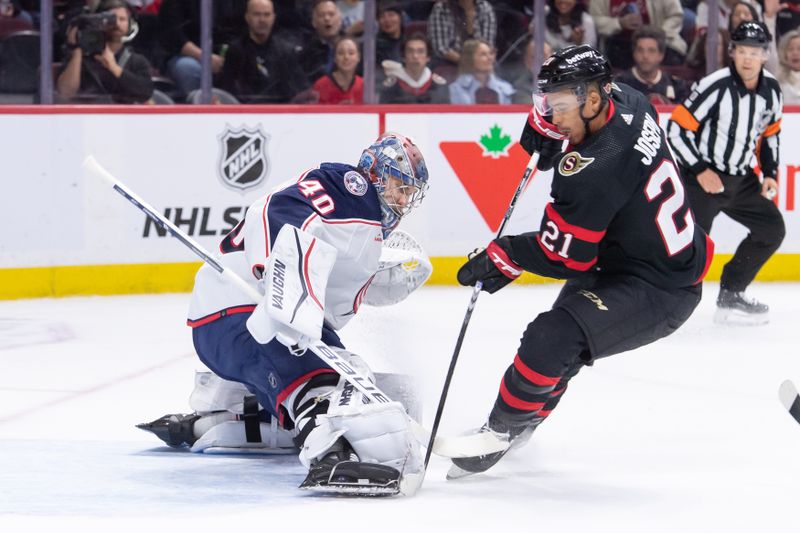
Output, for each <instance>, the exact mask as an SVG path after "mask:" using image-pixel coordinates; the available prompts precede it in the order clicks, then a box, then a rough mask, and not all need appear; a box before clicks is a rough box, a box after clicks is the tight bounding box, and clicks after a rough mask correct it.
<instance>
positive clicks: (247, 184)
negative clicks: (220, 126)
mask: <svg viewBox="0 0 800 533" xmlns="http://www.w3.org/2000/svg"><path fill="white" fill-rule="evenodd" d="M218 138H219V143H220V157H219V168H218V171H219V177H220V179H221V180H222V183H223V184H225V185H226V186H228V187H230V188H232V189H237V190H240V191H244V190H246V189H251V188H253V187H256V186H258V185H260V184H261V183H262V182H263V181H264V180H265V179H266V177H267V175H268V174H269V160H268V159H267V142H268V141H269V136H267V135H266V134H265V133H264V132H262V131H261V128H260V127H258V126H256V127H255V128H252V129H250V128H247V127H245V126H241V127H240V128H238V129H234V128H232V127H231V126H226V127H225V132H224V133H223V134H222V135H220V136H219V137H218Z"/></svg>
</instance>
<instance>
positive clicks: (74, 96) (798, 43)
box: [0, 0, 800, 104]
mask: <svg viewBox="0 0 800 533" xmlns="http://www.w3.org/2000/svg"><path fill="white" fill-rule="evenodd" d="M718 8H719V38H718V44H719V46H718V47H717V50H718V54H717V58H716V64H717V65H719V66H720V67H723V66H725V65H727V64H728V52H727V42H728V35H729V34H730V32H731V31H732V30H733V29H734V28H735V27H736V26H737V25H738V24H739V23H741V22H742V21H745V20H760V21H762V22H764V23H765V24H766V26H767V27H768V28H769V30H770V32H771V34H772V36H773V39H774V43H773V46H772V47H771V48H770V54H769V60H768V62H767V65H766V68H767V70H769V71H770V72H772V73H773V74H774V75H775V76H776V77H777V78H778V79H779V80H780V82H781V86H782V88H783V92H784V97H785V101H786V103H787V104H797V103H800V32H799V31H798V26H800V0H783V1H781V0H719V2H718ZM38 9H39V1H38V0H0V93H9V92H14V90H9V87H13V86H14V83H13V82H14V81H15V80H17V81H18V80H19V78H18V77H17V76H15V74H14V71H13V70H12V69H11V67H10V66H9V65H10V63H11V61H12V59H9V58H8V57H9V56H10V52H9V50H12V49H13V48H14V45H15V41H14V38H15V37H16V36H18V35H20V34H27V36H28V38H30V37H31V35H32V33H31V32H36V31H38V29H39V20H40V14H39V12H38ZM212 10H213V25H212V42H213V49H212V50H211V67H212V73H213V86H214V88H215V91H214V99H215V101H216V102H220V103H234V102H241V103H308V104H310V103H319V104H360V103H363V102H364V79H363V77H362V76H363V72H364V65H363V54H362V52H363V51H362V45H363V41H364V38H365V36H364V30H365V21H364V2H363V1H361V0H338V1H332V0H306V1H303V0H300V1H296V2H294V1H293V2H289V1H285V0H215V1H214V2H213V3H212ZM105 12H112V13H115V14H116V15H117V21H116V24H112V26H113V27H112V26H109V27H106V28H105V29H104V30H103V31H104V32H105V34H106V39H105V47H104V48H102V49H98V50H89V49H88V48H89V46H90V45H91V43H90V44H86V41H91V39H89V38H88V34H89V30H91V27H92V24H96V23H97V21H91V22H86V14H91V13H105ZM54 15H55V24H54V28H53V29H54V35H53V42H54V50H53V57H54V61H55V65H54V68H53V71H54V74H53V79H54V88H55V94H56V101H57V102H62V103H68V102H101V103H107V102H118V103H143V102H150V103H171V102H177V103H183V102H197V101H198V97H197V94H198V89H199V88H200V85H201V73H202V67H201V55H202V49H201V47H200V43H201V39H200V0H128V1H127V2H125V0H55V13H54ZM708 20H709V12H708V7H707V6H706V3H705V2H704V1H702V0H701V1H699V2H698V1H697V0H546V15H545V20H544V28H545V35H544V41H545V47H544V50H543V54H544V57H545V58H546V57H547V56H548V55H549V54H551V53H552V52H553V51H556V50H559V49H561V48H564V47H566V46H570V45H572V44H589V45H592V46H595V47H597V48H599V49H600V50H601V51H603V52H604V53H605V54H606V55H607V56H608V57H609V59H610V61H611V63H612V65H613V66H614V68H615V70H616V71H617V75H618V76H617V77H618V79H619V80H621V81H624V82H625V83H629V84H631V85H633V86H634V87H636V88H637V89H639V90H641V91H643V92H644V93H646V94H648V95H650V98H651V100H653V102H655V103H674V102H680V101H681V100H682V99H683V98H684V97H685V96H686V95H687V94H688V91H689V90H690V87H691V84H692V83H693V82H694V81H695V80H697V79H699V78H700V77H702V76H703V75H705V71H706V58H705V51H706V46H705V42H706V38H707V27H708ZM376 26H377V34H376V36H375V49H376V54H375V55H376V64H375V73H376V84H375V85H376V87H375V89H376V92H377V100H378V102H380V103H396V104H407V103H423V104H424V103H454V104H474V103H499V104H509V103H530V100H531V97H530V94H531V89H532V82H533V77H532V75H531V70H532V68H533V61H534V60H533V55H534V43H533V35H532V34H533V28H534V21H533V13H532V2H531V1H528V0H525V1H514V0H499V1H488V0H438V1H432V0H406V1H401V0H378V2H377V13H376ZM87 28H88V30H87ZM82 33H84V34H86V35H87V37H86V38H81V34H82ZM101 46H102V43H101ZM17 55H20V54H17ZM4 61H5V62H4ZM0 101H3V100H2V99H0Z"/></svg>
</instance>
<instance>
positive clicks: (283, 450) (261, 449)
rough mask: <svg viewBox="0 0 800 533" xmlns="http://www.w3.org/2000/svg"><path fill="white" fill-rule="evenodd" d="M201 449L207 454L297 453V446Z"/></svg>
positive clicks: (215, 447) (214, 447) (213, 447)
mask: <svg viewBox="0 0 800 533" xmlns="http://www.w3.org/2000/svg"><path fill="white" fill-rule="evenodd" d="M192 451H194V450H192ZM201 451H202V453H205V454H208V455H297V454H298V453H299V450H298V449H297V448H265V447H256V446H253V447H246V446H242V447H241V448H232V447H225V446H212V447H210V448H205V449H204V450H201Z"/></svg>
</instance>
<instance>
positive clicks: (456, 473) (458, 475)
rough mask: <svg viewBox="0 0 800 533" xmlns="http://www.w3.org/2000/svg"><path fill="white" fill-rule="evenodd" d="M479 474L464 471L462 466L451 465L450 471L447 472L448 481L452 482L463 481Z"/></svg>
mask: <svg viewBox="0 0 800 533" xmlns="http://www.w3.org/2000/svg"><path fill="white" fill-rule="evenodd" d="M475 474H478V472H470V471H469V470H464V469H463V468H461V467H460V466H456V465H450V470H448V471H447V476H445V477H446V478H447V480H448V481H452V480H454V479H462V478H465V477H469V476H474V475H475Z"/></svg>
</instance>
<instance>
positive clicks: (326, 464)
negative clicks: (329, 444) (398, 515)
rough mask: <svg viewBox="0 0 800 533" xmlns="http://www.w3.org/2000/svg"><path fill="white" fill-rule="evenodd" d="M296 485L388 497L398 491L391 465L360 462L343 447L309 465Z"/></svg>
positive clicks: (355, 494) (336, 492)
mask: <svg viewBox="0 0 800 533" xmlns="http://www.w3.org/2000/svg"><path fill="white" fill-rule="evenodd" d="M300 488H301V489H304V490H313V491H315V492H327V493H333V494H342V495H349V496H392V495H394V494H397V493H398V492H400V472H399V471H397V470H396V469H394V468H392V467H391V466H385V465H380V464H376V463H362V462H361V461H359V460H358V457H357V456H356V455H355V453H353V452H352V451H351V450H350V449H349V447H348V446H345V449H344V450H341V451H336V452H330V453H328V454H327V455H326V456H325V457H323V458H322V459H320V460H319V461H318V462H317V463H316V464H315V465H313V466H312V467H311V469H310V470H309V471H308V476H306V479H305V480H304V481H303V482H302V483H301V484H300Z"/></svg>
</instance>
